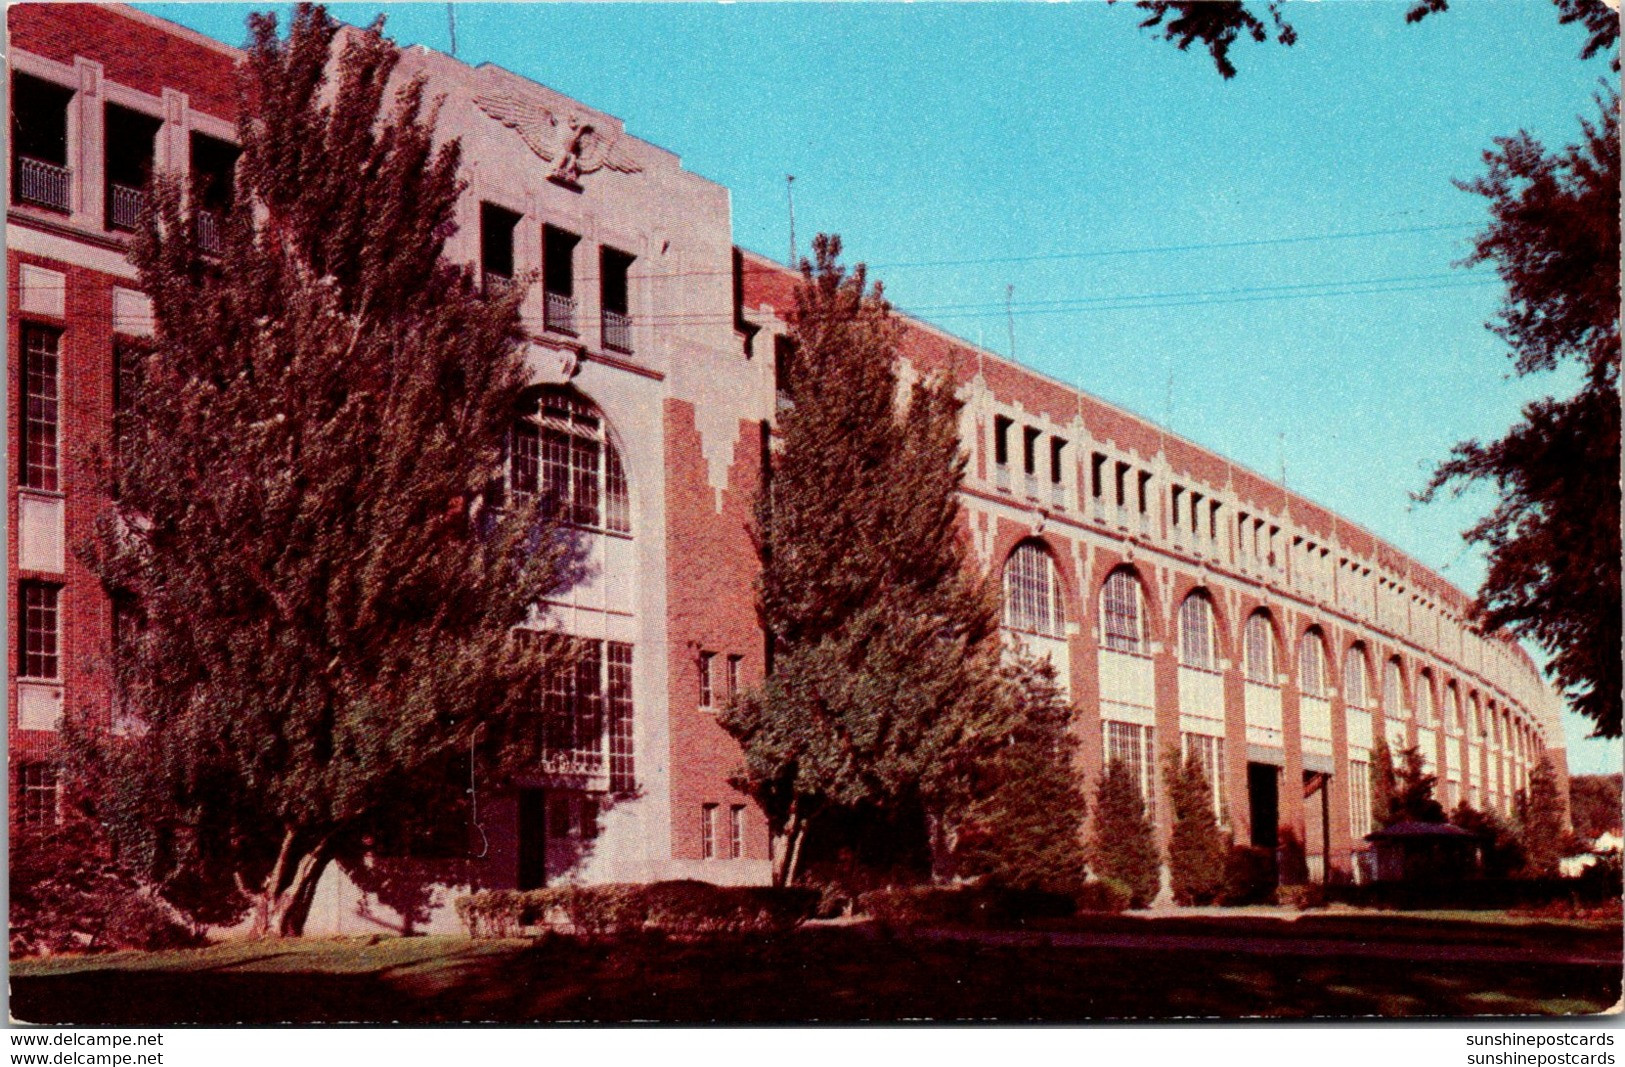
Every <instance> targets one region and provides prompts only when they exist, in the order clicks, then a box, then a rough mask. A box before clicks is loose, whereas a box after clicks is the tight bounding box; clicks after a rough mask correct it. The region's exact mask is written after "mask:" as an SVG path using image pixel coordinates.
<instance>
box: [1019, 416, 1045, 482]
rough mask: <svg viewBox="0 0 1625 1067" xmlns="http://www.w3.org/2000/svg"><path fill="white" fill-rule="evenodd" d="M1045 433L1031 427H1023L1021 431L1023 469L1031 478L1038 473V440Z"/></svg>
mask: <svg viewBox="0 0 1625 1067" xmlns="http://www.w3.org/2000/svg"><path fill="white" fill-rule="evenodd" d="M1042 436H1043V432H1042V431H1040V430H1035V429H1033V428H1032V427H1031V426H1024V427H1022V431H1021V469H1022V472H1023V473H1025V474H1026V475H1027V477H1029V478H1031V477H1033V476H1035V475H1036V474H1037V473H1038V439H1039V438H1040V437H1042Z"/></svg>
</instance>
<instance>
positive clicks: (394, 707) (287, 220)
mask: <svg viewBox="0 0 1625 1067" xmlns="http://www.w3.org/2000/svg"><path fill="white" fill-rule="evenodd" d="M249 28H250V34H251V42H250V45H249V48H248V53H247V56H246V58H245V60H244V64H243V67H242V74H241V77H242V82H241V99H242V108H241V111H240V115H241V118H240V121H239V128H238V134H239V137H240V141H241V145H242V155H241V158H240V162H239V166H238V178H237V184H236V188H235V190H234V194H233V200H232V202H231V206H230V210H229V212H227V213H226V222H225V226H224V242H225V251H224V254H223V255H221V256H219V257H218V258H215V257H211V256H209V255H206V254H205V253H204V251H203V249H201V248H200V246H199V244H198V239H197V235H196V229H195V225H194V221H195V220H194V219H193V218H192V217H191V215H190V208H189V203H188V198H187V197H185V196H184V195H183V190H182V189H181V188H180V187H179V186H178V185H177V183H175V182H173V181H158V182H156V183H155V186H154V188H153V195H152V198H151V204H152V206H151V209H150V210H149V212H148V216H147V218H146V221H145V224H144V226H143V230H142V232H141V234H140V235H139V236H138V239H137V241H136V242H135V245H134V249H133V253H132V255H133V259H134V262H135V264H136V266H137V267H138V269H139V270H140V275H141V284H142V287H143V288H144V289H145V291H146V292H147V293H148V294H150V296H151V297H152V301H153V308H154V315H155V319H156V324H157V326H156V336H155V343H154V345H153V347H152V350H151V352H150V354H148V355H147V356H146V357H145V358H143V359H142V360H141V361H140V362H139V364H138V367H137V370H138V382H139V385H138V388H137V389H136V395H135V397H134V398H133V401H132V404H131V407H130V408H129V410H128V412H127V413H126V414H125V415H123V416H121V421H120V425H119V427H118V435H117V436H118V455H117V459H116V464H114V474H116V478H114V477H112V476H110V481H114V482H115V484H116V489H117V501H116V505H115V511H114V514H113V515H111V516H110V517H109V519H108V520H107V521H106V522H104V523H103V524H102V525H101V527H100V532H99V536H98V539H97V541H96V544H95V545H94V546H92V547H90V548H88V549H87V555H88V556H89V557H90V558H91V562H92V564H93V566H95V567H96V568H97V569H98V570H99V572H100V573H101V575H102V578H103V580H104V581H105V582H106V583H107V584H108V585H109V586H110V587H112V588H113V589H114V590H115V592H116V595H118V596H120V597H123V598H127V600H128V603H130V604H132V605H133V606H134V608H135V610H136V611H137V612H138V613H139V626H138V627H135V628H134V629H135V632H134V633H130V634H126V635H125V636H126V637H127V638H128V642H127V649H126V652H125V653H124V654H123V655H121V662H120V664H119V668H118V670H119V674H120V682H121V685H122V687H123V689H124V690H125V692H126V694H127V698H128V700H129V701H130V703H131V705H132V706H133V707H135V708H137V709H138V710H139V713H140V716H141V718H142V720H143V729H142V730H141V731H140V732H139V734H138V736H133V737H130V738H123V739H114V740H113V743H112V744H111V745H110V746H108V748H109V749H110V750H113V751H111V753H110V754H107V758H109V759H115V760H118V761H120V762H119V766H120V767H121V769H122V772H123V777H121V778H119V779H117V785H116V790H115V792H116V795H114V796H110V797H106V798H104V799H103V801H102V804H103V805H104V806H105V807H106V809H107V810H108V811H109V812H111V813H113V814H114V815H115V816H116V817H115V818H113V819H112V821H113V822H114V823H117V824H118V825H119V826H121V827H123V828H124V829H126V830H127V831H130V833H129V835H128V836H129V837H130V838H131V839H132V841H131V844H130V847H129V848H128V853H129V854H130V855H134V856H139V857H140V858H141V859H142V861H143V863H144V864H145V866H146V871H145V872H144V873H145V875H146V876H147V877H149V878H151V879H152V880H154V881H156V882H158V883H159V884H161V885H166V886H171V885H174V884H177V883H184V882H187V881H190V882H192V883H194V884H199V885H214V886H218V885H219V884H220V883H222V882H226V883H229V884H232V885H235V886H236V887H237V888H238V890H239V891H240V893H241V894H242V896H244V897H247V898H251V899H252V900H253V902H254V914H255V922H256V926H257V928H258V929H259V930H261V931H263V932H279V933H283V934H297V933H299V932H300V931H301V929H302V928H303V924H304V919H305V915H306V914H307V912H308V908H309V905H310V901H311V897H312V894H313V893H314V891H315V887H316V884H317V881H318V880H319V879H320V877H321V875H322V872H323V870H324V868H325V867H326V865H327V864H328V862H329V861H330V860H331V858H332V857H333V856H334V855H335V853H337V852H339V851H341V850H343V849H345V848H347V847H353V846H355V845H356V843H357V842H358V841H359V839H360V837H361V836H362V835H363V834H364V833H365V832H366V831H367V830H368V829H369V828H371V827H373V826H376V825H378V824H379V823H383V822H388V821H389V819H390V817H391V813H392V812H399V811H400V810H401V809H402V807H403V806H404V805H409V804H413V803H420V802H421V801H422V794H421V788H422V783H424V782H445V781H447V780H448V775H447V773H446V764H447V762H448V761H450V760H453V759H456V758H458V756H459V754H462V756H463V758H466V754H467V752H468V751H469V746H470V744H471V743H472V739H473V738H474V737H475V736H476V735H477V736H478V738H479V741H480V743H482V744H483V745H485V746H487V747H488V748H489V749H491V752H492V755H493V758H497V757H502V758H507V757H508V756H509V755H512V754H514V753H518V752H521V751H523V750H524V746H523V742H524V741H525V739H526V737H527V736H528V726H527V725H526V724H528V723H530V722H532V721H533V719H534V716H519V715H515V714H514V713H515V712H517V711H520V710H524V709H526V708H528V707H531V706H534V705H533V704H532V701H533V699H534V696H535V693H536V689H537V684H538V679H539V678H540V676H541V674H542V672H543V671H544V670H545V668H546V664H547V662H548V661H549V656H550V655H551V654H552V652H553V650H552V649H550V647H549V646H548V645H546V644H544V643H541V642H519V641H516V640H515V639H514V637H513V633H512V630H513V628H514V626H515V625H517V624H519V623H521V622H523V621H525V620H526V619H527V617H528V613H529V611H530V608H531V605H533V604H535V603H536V602H537V601H538V600H540V599H541V598H542V596H543V595H544V594H546V593H547V592H549V591H550V590H553V589H555V588H557V587H558V586H559V584H560V583H561V582H562V581H564V580H566V575H567V573H568V571H569V566H568V564H569V560H570V556H571V552H572V549H571V547H570V545H569V544H568V543H567V542H566V539H565V538H564V537H563V536H562V535H561V534H560V533H559V528H558V527H556V526H555V525H554V524H553V523H552V522H551V520H549V519H547V518H544V517H542V516H540V515H539V514H538V505H537V504H536V503H534V502H532V503H529V504H522V503H521V502H518V501H512V502H509V506H508V507H507V508H506V509H505V510H499V509H497V508H496V507H495V506H494V501H492V500H490V499H488V498H487V494H488V491H489V487H490V486H491V484H492V480H493V477H494V476H495V475H496V474H497V473H498V471H499V470H500V463H501V449H502V445H503V441H504V439H505V434H506V432H507V430H508V428H509V426H510V424H511V422H512V419H513V417H514V414H515V412H516V410H518V407H519V405H520V402H521V398H522V396H523V395H524V390H525V388H526V379H525V374H524V370H523V365H522V361H521V358H520V354H519V349H518V343H519V340H520V336H521V333H520V328H519V319H518V306H517V301H518V295H517V293H515V294H510V295H508V296H505V297H502V298H500V299H491V300H487V299H485V298H483V297H482V296H481V295H480V294H479V293H478V292H477V290H476V288H475V286H474V284H473V279H472V275H471V272H470V271H469V270H468V268H466V267H464V266H459V265H454V264H451V263H449V262H448V261H446V260H445V259H444V258H443V255H442V252H443V248H444V242H445V240H446V238H447V236H448V235H449V234H450V233H451V232H453V229H454V222H453V219H454V211H455V207H456V204H457V200H458V196H459V194H460V192H461V191H462V188H463V184H462V182H460V181H459V179H458V177H457V174H458V165H459V158H460V154H459V147H458V144H457V143H456V142H455V141H450V142H445V143H439V144H437V143H436V138H435V134H434V129H433V119H432V117H431V116H428V115H426V114H425V112H424V106H423V86H422V84H421V83H420V82H418V81H409V82H406V83H405V84H402V85H399V87H398V88H397V89H396V90H395V92H394V99H393V103H392V104H387V103H386V94H387V93H388V90H389V86H390V85H391V78H392V74H393V72H394V70H395V66H396V62H397V58H398V53H397V51H396V49H395V47H394V45H393V44H392V43H391V42H389V41H388V40H387V39H386V38H384V37H383V35H382V25H381V23H375V24H374V25H373V27H372V28H371V29H368V30H365V31H357V32H354V33H347V34H345V35H344V37H343V38H342V39H340V38H339V33H338V26H337V24H336V23H334V22H333V21H332V20H331V19H330V18H329V17H328V16H327V14H326V13H325V11H324V10H323V9H321V8H319V7H311V6H301V7H299V8H298V9H297V11H296V12H295V14H294V16H293V19H292V23H291V26H290V32H289V34H288V36H287V37H286V39H283V38H281V37H279V36H278V32H277V24H276V20H275V19H274V17H272V16H269V15H255V16H251V17H250V19H249ZM335 49H336V50H337V53H338V54H337V56H336V58H335V57H334V56H333V53H334V51H335ZM329 70H333V71H334V73H335V76H334V78H333V80H332V81H331V82H330V81H329V76H328V72H329ZM138 831H139V832H138ZM120 847H121V849H123V848H125V847H126V846H125V845H124V844H123V843H121V846H120Z"/></svg>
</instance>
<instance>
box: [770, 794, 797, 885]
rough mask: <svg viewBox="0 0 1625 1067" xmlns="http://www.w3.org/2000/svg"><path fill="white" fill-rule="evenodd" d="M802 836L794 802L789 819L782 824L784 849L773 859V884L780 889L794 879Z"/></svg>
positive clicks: (792, 802)
mask: <svg viewBox="0 0 1625 1067" xmlns="http://www.w3.org/2000/svg"><path fill="white" fill-rule="evenodd" d="M801 834H802V823H801V812H800V810H799V807H798V806H797V804H796V802H795V801H793V800H792V801H791V802H790V817H789V818H788V819H786V820H785V823H784V849H783V851H782V852H780V853H779V854H778V855H776V856H774V857H773V884H774V885H775V886H778V887H780V888H781V889H782V888H783V887H784V886H787V885H789V884H790V879H791V878H793V877H795V862H796V855H797V853H798V851H799V850H800V844H801Z"/></svg>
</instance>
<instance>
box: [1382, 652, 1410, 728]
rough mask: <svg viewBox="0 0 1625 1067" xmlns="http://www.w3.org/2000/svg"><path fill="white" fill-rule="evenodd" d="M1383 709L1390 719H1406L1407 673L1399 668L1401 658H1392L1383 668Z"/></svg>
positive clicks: (1407, 716)
mask: <svg viewBox="0 0 1625 1067" xmlns="http://www.w3.org/2000/svg"><path fill="white" fill-rule="evenodd" d="M1382 710H1383V711H1384V712H1386V713H1387V715H1388V717H1389V718H1390V719H1405V718H1409V715H1408V714H1407V713H1406V711H1405V675H1404V674H1403V673H1402V672H1401V671H1400V669H1399V660H1398V659H1391V660H1389V661H1388V662H1387V663H1385V664H1383V668H1382Z"/></svg>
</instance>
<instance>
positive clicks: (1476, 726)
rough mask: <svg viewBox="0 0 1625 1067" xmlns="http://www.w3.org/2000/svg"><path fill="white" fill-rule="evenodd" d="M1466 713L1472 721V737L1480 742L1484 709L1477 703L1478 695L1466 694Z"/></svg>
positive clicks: (1482, 734)
mask: <svg viewBox="0 0 1625 1067" xmlns="http://www.w3.org/2000/svg"><path fill="white" fill-rule="evenodd" d="M1467 711H1468V715H1469V716H1470V717H1471V719H1472V727H1473V737H1474V738H1475V739H1478V740H1482V739H1483V737H1484V709H1483V707H1482V706H1481V705H1480V704H1479V703H1478V694H1477V693H1469V694H1467Z"/></svg>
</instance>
